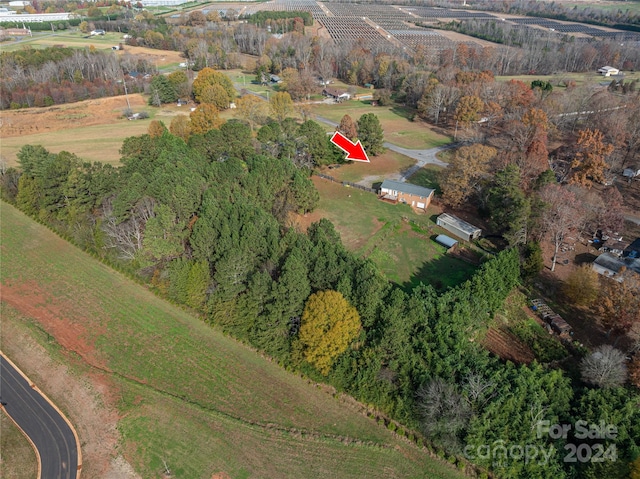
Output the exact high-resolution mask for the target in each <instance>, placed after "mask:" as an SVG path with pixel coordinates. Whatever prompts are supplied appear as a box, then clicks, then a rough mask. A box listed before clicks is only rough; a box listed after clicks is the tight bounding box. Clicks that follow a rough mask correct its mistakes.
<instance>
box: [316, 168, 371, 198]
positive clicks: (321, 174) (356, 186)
mask: <svg viewBox="0 0 640 479" xmlns="http://www.w3.org/2000/svg"><path fill="white" fill-rule="evenodd" d="M313 174H314V175H316V176H319V177H320V178H323V179H325V180H329V181H333V182H334V183H340V184H341V185H342V186H348V187H351V188H358V189H360V190H362V191H367V192H369V193H374V194H377V193H378V192H377V191H376V190H374V189H373V188H368V187H366V186H362V185H359V184H357V183H352V182H351V181H340V180H338V179H336V178H334V177H333V176H329V175H325V174H323V173H318V172H317V171H314V172H313Z"/></svg>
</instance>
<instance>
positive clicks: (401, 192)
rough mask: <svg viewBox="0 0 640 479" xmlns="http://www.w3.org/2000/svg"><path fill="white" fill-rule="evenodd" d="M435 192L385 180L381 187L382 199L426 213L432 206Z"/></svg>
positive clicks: (409, 184)
mask: <svg viewBox="0 0 640 479" xmlns="http://www.w3.org/2000/svg"><path fill="white" fill-rule="evenodd" d="M434 192H435V190H432V189H431V188H423V187H422V186H417V185H412V184H411V183H401V182H400V181H393V180H384V181H383V182H382V185H381V186H380V198H381V199H383V200H386V201H391V202H393V203H398V202H400V203H405V204H408V205H410V206H411V207H412V208H415V209H417V210H421V211H426V209H427V208H428V207H429V205H430V204H431V200H432V199H433V194H434Z"/></svg>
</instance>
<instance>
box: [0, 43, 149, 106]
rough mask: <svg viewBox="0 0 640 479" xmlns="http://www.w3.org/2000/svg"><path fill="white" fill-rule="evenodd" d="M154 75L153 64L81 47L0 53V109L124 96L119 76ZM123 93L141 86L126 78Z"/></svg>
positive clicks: (139, 81) (138, 80)
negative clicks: (125, 87) (136, 73)
mask: <svg viewBox="0 0 640 479" xmlns="http://www.w3.org/2000/svg"><path fill="white" fill-rule="evenodd" d="M132 72H138V73H141V74H146V73H154V72H155V65H154V64H153V63H151V62H149V61H148V60H146V59H144V58H142V57H138V56H133V55H128V54H125V55H122V56H116V55H113V54H109V53H107V52H103V51H99V50H96V49H95V48H86V49H82V50H78V49H72V48H58V47H50V48H44V49H40V50H35V49H33V48H25V49H23V50H17V51H15V52H2V53H1V54H0V109H7V108H29V107H34V106H50V105H54V104H61V103H72V102H75V101H80V100H86V99H89V98H101V97H105V96H115V95H121V94H123V93H124V85H123V83H122V82H123V81H125V75H126V74H128V73H132ZM126 81H127V89H128V91H129V92H130V93H131V92H142V91H144V89H145V84H146V83H147V82H146V81H145V80H144V79H143V78H141V76H140V77H139V78H129V77H127V78H126Z"/></svg>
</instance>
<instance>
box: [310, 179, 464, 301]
mask: <svg viewBox="0 0 640 479" xmlns="http://www.w3.org/2000/svg"><path fill="white" fill-rule="evenodd" d="M314 182H315V184H316V187H317V188H318V191H319V192H320V204H319V206H318V210H317V213H316V214H318V215H319V216H322V217H326V218H328V219H329V220H331V221H332V222H333V223H334V225H335V226H336V229H337V230H338V231H339V232H340V235H341V237H342V240H343V242H344V243H345V244H346V245H347V247H348V248H349V249H350V250H352V251H355V252H356V253H357V254H359V255H361V256H364V257H369V258H371V259H372V260H373V261H374V262H375V263H376V264H377V265H378V266H379V267H380V269H381V270H382V271H383V272H384V274H385V276H386V277H387V278H388V279H389V280H390V281H393V282H394V283H397V284H399V285H402V286H403V287H407V288H410V287H412V286H415V285H417V284H418V283H419V282H421V281H422V282H425V283H429V284H433V285H434V286H436V287H438V288H440V289H442V288H446V287H449V286H455V285H456V284H459V283H461V282H463V281H464V280H466V279H468V278H469V277H471V275H472V274H473V272H474V271H475V267H474V266H472V265H470V264H468V263H466V262H464V261H462V260H459V259H457V258H454V257H451V256H447V255H446V254H445V248H444V247H442V246H440V245H438V244H437V243H436V242H435V241H433V239H432V237H434V236H435V235H437V234H439V233H441V230H440V228H438V227H437V226H436V225H435V224H434V223H433V221H432V220H431V218H430V215H429V214H418V213H415V212H414V211H413V210H412V209H411V208H410V207H409V206H408V205H402V204H397V205H393V204H390V203H385V202H383V201H380V200H378V199H377V197H376V195H374V194H372V193H367V192H364V191H361V190H358V189H355V188H345V187H343V186H341V185H339V184H336V183H331V182H329V181H326V180H322V179H319V178H318V179H314ZM403 217H404V218H406V219H407V220H412V221H413V222H415V225H413V224H409V223H407V222H405V221H403V220H402V218H403Z"/></svg>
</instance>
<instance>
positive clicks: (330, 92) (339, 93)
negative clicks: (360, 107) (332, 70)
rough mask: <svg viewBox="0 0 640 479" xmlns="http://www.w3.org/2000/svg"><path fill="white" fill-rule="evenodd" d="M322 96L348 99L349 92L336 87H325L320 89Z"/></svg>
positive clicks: (349, 97) (337, 99) (339, 99)
mask: <svg viewBox="0 0 640 479" xmlns="http://www.w3.org/2000/svg"><path fill="white" fill-rule="evenodd" d="M322 94H323V95H324V96H328V97H331V98H333V99H334V100H336V101H343V100H350V99H351V94H350V93H347V91H346V90H339V89H338V88H325V89H324V90H322Z"/></svg>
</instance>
